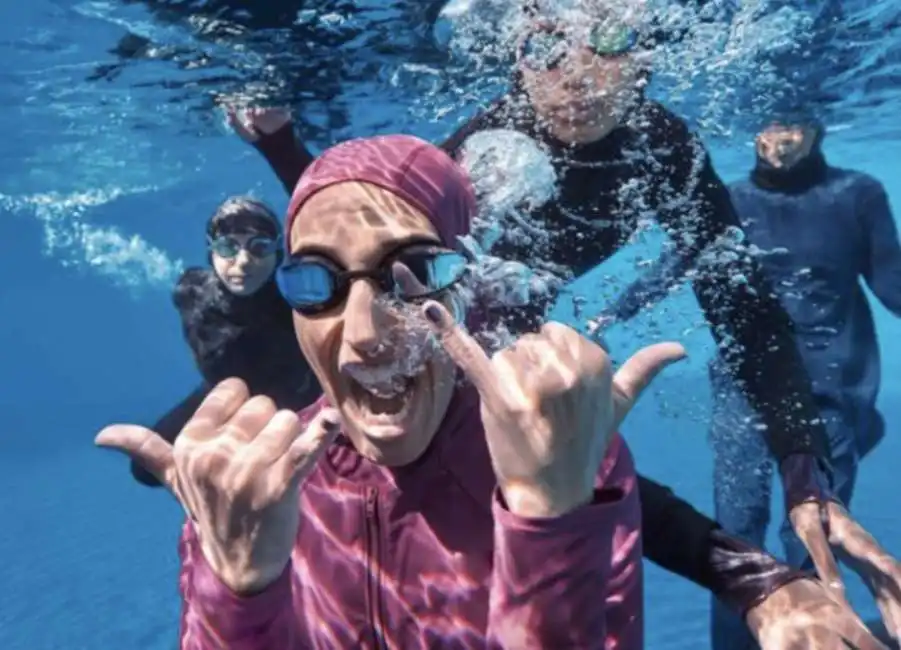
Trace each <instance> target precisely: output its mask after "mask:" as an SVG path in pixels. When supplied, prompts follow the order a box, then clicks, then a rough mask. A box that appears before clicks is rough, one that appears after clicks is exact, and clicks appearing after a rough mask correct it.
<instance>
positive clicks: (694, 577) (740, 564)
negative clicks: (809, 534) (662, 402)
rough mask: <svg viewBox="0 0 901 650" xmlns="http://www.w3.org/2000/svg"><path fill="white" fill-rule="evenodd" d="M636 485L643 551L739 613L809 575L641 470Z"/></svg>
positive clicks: (657, 562) (660, 565)
mask: <svg viewBox="0 0 901 650" xmlns="http://www.w3.org/2000/svg"><path fill="white" fill-rule="evenodd" d="M638 491H639V496H640V498H641V528H642V539H643V540H644V555H645V557H646V558H648V559H649V560H650V561H651V562H653V563H654V564H656V565H657V566H659V567H661V568H663V569H666V570H667V571H670V572H671V573H675V574H676V575H678V576H681V577H683V578H686V579H688V580H690V581H691V582H693V583H694V584H696V585H698V586H699V587H701V588H703V589H706V590H707V591H709V592H711V593H712V594H714V595H715V596H716V597H717V598H718V599H719V600H720V601H722V602H723V603H725V604H726V606H727V607H729V608H731V609H732V610H733V611H734V612H735V613H736V614H738V615H740V616H743V615H744V614H746V613H747V612H748V610H749V609H751V608H752V607H754V606H755V605H756V604H758V603H760V602H762V601H763V600H765V599H766V598H767V596H769V595H770V594H772V593H773V592H774V591H776V590H777V589H779V588H780V587H782V586H784V585H785V584H787V583H789V582H791V581H793V580H798V579H800V578H804V577H807V574H805V573H804V572H801V571H796V570H794V569H792V568H791V567H790V566H788V565H786V564H783V563H781V562H779V561H778V560H776V559H775V558H773V557H772V556H770V555H768V554H766V553H765V552H763V551H762V550H761V549H758V548H755V547H753V546H752V545H750V544H748V543H746V542H743V541H742V540H740V539H738V538H737V537H734V536H732V535H730V534H729V533H727V532H726V531H724V530H723V529H722V528H721V527H720V526H719V524H718V523H717V522H715V521H713V520H712V519H710V518H709V517H707V516H705V515H703V514H702V513H700V512H698V511H697V510H695V509H694V508H693V507H692V506H691V505H690V504H689V503H687V502H686V501H683V500H682V499H680V498H679V497H677V496H676V495H675V494H673V491H672V490H670V489H669V488H668V487H665V486H663V485H660V484H659V483H655V482H654V481H652V480H650V479H648V478H645V477H644V476H641V475H639V477H638Z"/></svg>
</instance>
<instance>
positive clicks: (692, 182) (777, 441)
mask: <svg viewBox="0 0 901 650" xmlns="http://www.w3.org/2000/svg"><path fill="white" fill-rule="evenodd" d="M664 128H665V130H666V131H667V133H666V139H667V140H668V141H669V144H670V147H671V148H670V151H671V156H672V157H671V158H670V160H669V164H668V167H669V171H670V178H669V181H670V183H669V185H670V187H671V189H672V191H673V195H672V196H669V197H666V196H665V190H664V192H663V193H662V195H661V197H659V202H658V206H659V209H658V215H659V218H660V221H661V223H662V225H663V226H664V228H665V229H666V230H667V231H668V233H669V234H670V236H671V237H672V239H673V240H674V241H675V242H676V244H677V246H679V247H680V248H681V249H682V252H683V254H686V255H692V256H695V257H697V256H698V255H699V254H700V253H701V252H702V251H705V249H707V250H706V252H705V255H704V258H703V260H702V262H701V266H700V268H699V271H698V273H697V275H696V277H695V279H694V281H693V289H694V292H695V295H696V296H697V299H698V302H699V303H700V306H701V308H702V309H703V311H704V314H705V316H706V318H707V321H708V322H709V324H710V329H711V334H712V335H713V338H714V340H715V342H716V344H717V347H718V349H719V354H720V358H721V359H722V360H723V361H724V362H725V363H726V364H727V367H728V368H729V369H730V370H731V371H732V374H733V376H734V377H735V379H736V380H737V382H738V384H739V385H740V386H741V387H742V388H743V389H744V391H745V393H746V395H747V397H748V399H749V401H750V403H751V405H752V406H753V407H754V408H755V409H756V411H757V412H758V413H759V414H760V416H761V418H762V420H763V424H764V429H763V431H762V434H763V436H764V438H765V440H766V443H767V445H768V447H769V449H770V452H771V453H772V455H773V456H774V457H775V458H776V459H777V460H778V461H780V462H781V461H784V460H785V459H786V458H787V457H789V456H792V455H796V454H801V455H808V456H813V457H815V458H817V459H818V460H820V461H821V463H822V467H828V462H827V459H828V458H829V456H828V453H829V446H828V445H829V443H828V440H827V437H826V432H825V429H824V427H823V424H822V422H821V420H820V418H819V413H818V410H817V406H816V402H815V401H814V397H813V393H812V386H811V382H810V377H809V376H808V374H807V371H806V369H805V367H804V365H803V363H802V359H801V356H800V353H799V351H798V349H797V346H796V344H795V340H794V335H793V324H792V321H791V319H790V318H789V316H788V314H787V313H786V311H785V310H784V309H783V307H782V305H781V304H780V303H779V301H778V298H776V296H775V294H774V293H773V290H772V287H771V286H770V284H769V282H768V281H767V280H766V279H765V277H764V275H763V273H762V271H761V268H760V266H759V264H758V263H757V261H756V260H755V259H754V258H753V257H752V256H750V255H747V254H736V253H735V251H733V250H728V249H725V250H722V251H720V250H716V251H715V254H711V252H712V250H713V249H711V248H709V247H710V246H711V245H712V244H713V243H714V242H715V241H717V240H718V239H729V238H730V237H735V236H736V234H737V235H739V236H740V235H741V229H740V222H739V220H738V217H737V215H736V213H735V210H734V208H733V205H732V201H731V199H730V197H729V192H728V190H727V189H726V187H725V186H724V185H723V182H722V181H721V180H720V178H719V176H717V174H716V172H715V171H714V169H713V164H712V162H711V160H710V156H709V155H708V154H707V152H706V151H705V150H704V148H703V146H702V145H701V143H700V142H699V141H698V140H697V139H696V138H695V137H693V136H691V134H690V133H689V131H688V127H687V125H686V124H685V123H684V122H681V120H677V118H672V119H671V121H670V123H669V124H668V125H667V126H666V127H664ZM783 478H785V477H784V476H783Z"/></svg>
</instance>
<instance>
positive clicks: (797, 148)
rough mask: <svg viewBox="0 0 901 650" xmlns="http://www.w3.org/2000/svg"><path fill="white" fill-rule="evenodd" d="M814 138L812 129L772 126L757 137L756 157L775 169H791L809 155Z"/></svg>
mask: <svg viewBox="0 0 901 650" xmlns="http://www.w3.org/2000/svg"><path fill="white" fill-rule="evenodd" d="M816 138H817V133H816V130H815V129H814V128H812V127H803V126H783V125H780V124H772V125H770V126H768V127H767V128H765V129H764V130H763V131H761V132H760V134H759V135H758V136H757V140H756V148H757V155H758V156H760V157H761V158H762V159H763V160H765V161H766V162H767V163H768V164H769V165H771V166H772V167H774V168H775V169H791V168H792V167H794V166H795V165H797V164H798V163H799V162H801V161H802V160H804V158H806V157H807V156H808V155H810V152H811V150H812V149H813V145H814V143H815V142H816Z"/></svg>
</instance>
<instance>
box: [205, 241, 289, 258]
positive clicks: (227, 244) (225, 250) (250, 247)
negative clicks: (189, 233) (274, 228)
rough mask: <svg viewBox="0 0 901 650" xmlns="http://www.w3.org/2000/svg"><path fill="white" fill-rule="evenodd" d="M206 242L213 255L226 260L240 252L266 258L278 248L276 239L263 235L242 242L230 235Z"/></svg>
mask: <svg viewBox="0 0 901 650" xmlns="http://www.w3.org/2000/svg"><path fill="white" fill-rule="evenodd" d="M208 242H209V247H210V250H211V251H212V252H213V253H215V254H216V255H218V256H219V257H224V258H225V259H228V260H230V259H233V258H235V257H237V256H238V254H239V253H240V252H241V251H242V250H245V251H247V254H248V255H250V256H251V257H256V258H262V257H268V256H269V255H273V254H274V253H275V252H276V251H278V247H279V240H278V239H273V238H272V237H266V236H265V235H257V236H256V237H251V238H250V239H248V240H247V241H244V242H242V241H241V240H240V239H238V238H237V237H234V236H232V235H221V236H219V237H215V238H211V239H209V240H208Z"/></svg>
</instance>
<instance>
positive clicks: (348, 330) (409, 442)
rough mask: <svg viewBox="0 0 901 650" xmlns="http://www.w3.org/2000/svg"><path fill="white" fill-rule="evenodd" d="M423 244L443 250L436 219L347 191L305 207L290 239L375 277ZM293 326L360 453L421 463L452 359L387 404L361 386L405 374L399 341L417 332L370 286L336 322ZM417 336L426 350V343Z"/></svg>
mask: <svg viewBox="0 0 901 650" xmlns="http://www.w3.org/2000/svg"><path fill="white" fill-rule="evenodd" d="M336 224H338V225H336ZM414 238H415V239H417V240H422V239H423V238H427V239H429V240H431V241H434V242H435V243H436V244H437V243H439V241H440V240H439V239H438V236H437V234H436V232H435V229H434V228H433V227H432V225H431V223H430V222H429V220H428V218H427V217H426V216H425V215H424V214H422V213H421V212H419V211H418V210H416V209H415V208H414V207H413V206H411V205H410V204H409V203H407V202H405V201H403V200H402V199H400V198H399V197H397V196H396V195H394V194H392V193H390V192H388V191H387V190H383V189H381V188H379V187H376V186H373V185H369V184H366V183H359V182H344V183H338V184H336V185H332V186H330V187H327V188H325V189H323V190H321V191H319V192H317V193H316V194H314V195H313V196H312V197H310V199H309V200H308V201H307V202H306V203H305V204H304V205H303V206H302V208H301V211H300V214H299V215H298V217H297V218H296V219H295V221H294V225H293V226H292V229H291V254H292V255H296V254H298V253H302V252H304V251H313V250H315V252H316V254H320V255H324V256H327V257H328V258H330V259H331V260H332V261H333V262H335V263H337V264H338V265H339V266H340V267H342V268H344V269H347V270H352V271H356V270H371V269H376V268H379V265H380V263H381V262H382V261H383V259H384V258H385V256H386V255H387V254H389V253H393V252H395V251H396V250H397V248H398V246H399V245H401V244H402V242H404V241H409V240H411V239H414ZM294 325H295V330H296V332H297V339H298V341H299V342H300V347H301V349H302V350H303V353H304V355H305V356H306V358H307V360H308V361H309V363H310V365H311V366H312V368H313V370H314V372H315V373H316V376H317V377H318V379H319V382H320V384H321V385H322V387H323V389H324V391H325V393H326V395H328V397H329V400H330V401H331V403H332V404H333V405H334V406H335V407H337V408H338V410H339V411H340V412H341V416H342V418H343V424H344V431H345V433H346V434H347V435H348V437H349V438H350V439H351V440H352V442H353V443H354V446H355V447H356V448H357V450H358V451H359V452H360V453H361V454H362V455H363V456H366V457H367V458H369V459H370V460H373V461H375V462H377V463H380V464H383V465H388V466H400V465H405V464H408V463H410V462H413V461H414V460H416V459H417V458H418V457H419V456H420V455H422V453H423V452H424V451H425V450H426V448H427V447H428V445H429V443H430V442H431V440H432V438H433V437H434V435H435V433H436V432H437V431H438V427H439V425H440V424H441V422H442V420H443V419H444V414H445V412H446V411H447V407H448V404H449V403H450V399H451V395H452V394H453V390H454V381H455V368H454V367H453V365H452V363H451V362H450V361H449V360H448V359H447V358H446V356H445V355H428V356H427V357H426V361H425V364H424V369H423V370H422V371H421V372H419V374H418V375H417V376H416V377H414V378H412V380H411V385H408V386H407V388H406V389H405V390H403V391H401V394H400V395H399V396H396V397H391V398H388V399H379V398H376V397H375V396H373V395H372V394H371V393H370V392H369V391H367V390H366V389H365V388H363V387H362V385H361V384H360V383H359V382H358V381H357V380H356V379H355V377H359V376H361V375H362V374H364V373H365V372H366V370H367V369H377V368H379V367H381V368H386V367H391V366H394V367H398V366H402V363H400V361H402V360H403V358H404V357H410V356H411V350H410V349H409V347H408V348H407V349H404V344H403V343H402V342H399V340H400V341H403V340H404V337H403V334H404V333H406V332H408V330H409V329H411V328H412V325H410V324H409V322H408V323H407V324H405V323H404V321H403V320H402V317H401V315H400V314H399V313H398V312H397V311H395V310H394V309H393V308H391V307H390V306H389V305H388V304H387V303H386V302H385V301H384V300H381V299H380V290H379V289H378V288H377V287H376V285H375V284H374V283H373V282H372V281H371V280H367V279H358V280H356V281H354V282H353V284H352V285H351V287H350V292H349V294H348V296H347V299H346V300H345V301H344V302H343V303H342V304H340V305H338V306H337V307H335V308H333V309H331V310H329V311H327V312H324V313H322V314H320V315H317V316H313V317H309V316H303V315H301V314H298V313H295V314H294ZM420 331H421V330H420ZM411 336H412V338H414V339H416V340H418V341H421V342H420V343H419V345H420V346H422V345H424V344H425V336H423V335H418V336H413V335H411ZM420 349H422V348H421V347H420ZM378 411H383V412H387V413H381V414H379V413H378Z"/></svg>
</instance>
